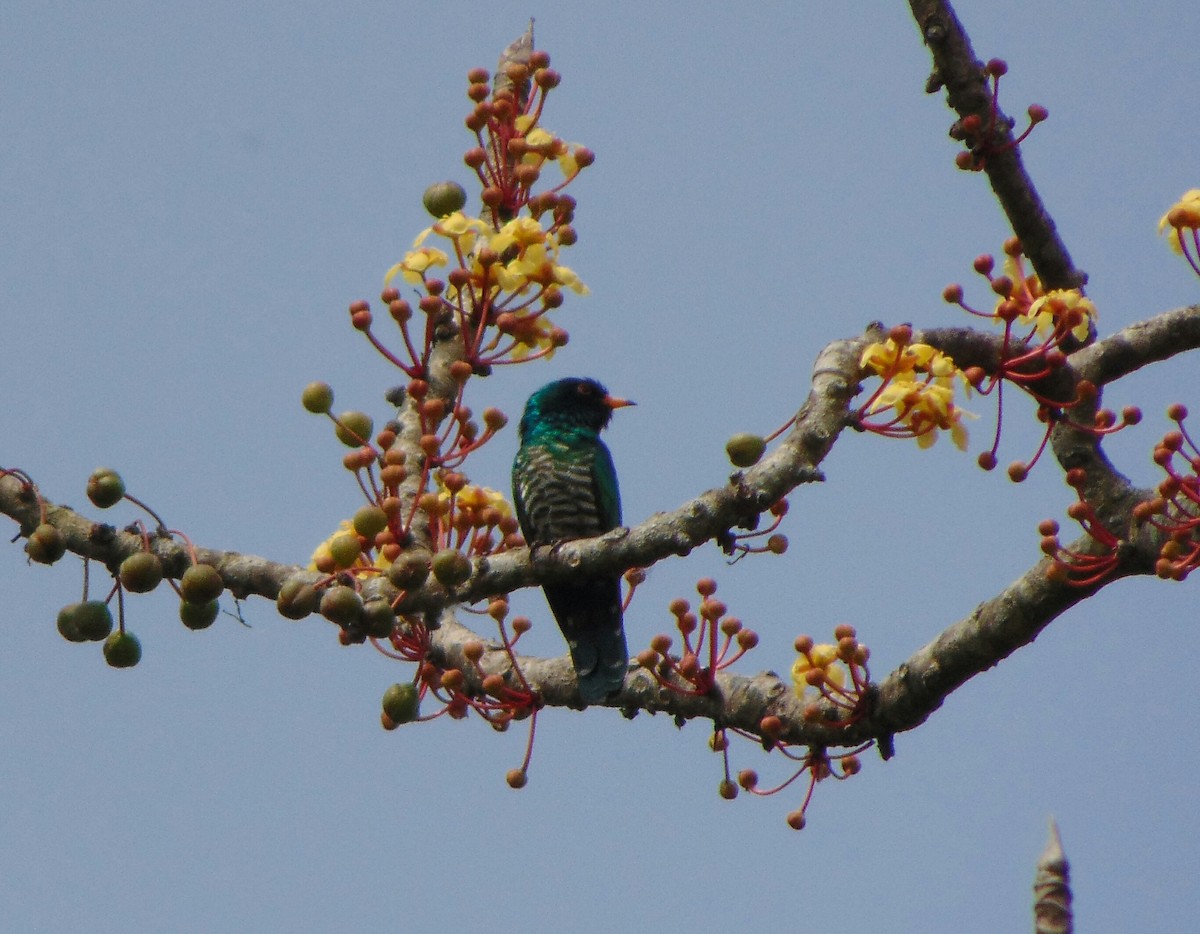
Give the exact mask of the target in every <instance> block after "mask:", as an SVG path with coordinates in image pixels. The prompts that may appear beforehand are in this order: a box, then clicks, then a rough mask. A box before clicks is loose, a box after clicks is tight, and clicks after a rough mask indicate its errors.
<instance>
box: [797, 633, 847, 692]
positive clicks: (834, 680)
mask: <svg viewBox="0 0 1200 934" xmlns="http://www.w3.org/2000/svg"><path fill="white" fill-rule="evenodd" d="M813 670H817V671H820V672H821V673H822V675H824V681H825V682H826V683H827V684H830V685H833V686H834V687H835V688H844V687H845V686H846V669H845V667H844V666H843V665H842V663H841V662H840V661H839V660H838V647H837V646H836V645H830V644H828V643H819V644H817V645H814V646H813V647H812V648H811V649H809V650H808V652H807V653H804V654H802V655H800V656H799V657H798V658H797V659H796V660H795V661H794V662H792V690H793V691H795V693H796V697H798V698H800V700H804V695H805V693H807V692H810V691H811V692H815V693H818V694H819V693H820V689H819V688H817V687H815V686H814V685H812V684H809V682H808V677H809V674H808V673H809V672H810V671H813Z"/></svg>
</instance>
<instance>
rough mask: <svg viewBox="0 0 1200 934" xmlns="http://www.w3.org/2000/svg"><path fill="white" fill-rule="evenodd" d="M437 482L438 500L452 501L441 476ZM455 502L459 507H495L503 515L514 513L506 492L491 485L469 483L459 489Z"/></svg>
mask: <svg viewBox="0 0 1200 934" xmlns="http://www.w3.org/2000/svg"><path fill="white" fill-rule="evenodd" d="M437 483H438V494H437V495H438V501H439V502H443V503H448V502H449V501H450V491H449V490H447V489H446V488H445V487H444V486H443V485H442V478H441V477H438V478H437ZM455 502H456V504H457V507H458V508H459V509H477V510H484V509H488V508H493V509H496V510H498V511H499V512H500V515H501V517H506V516H511V515H512V506H511V505H509V502H508V500H507V499H505V498H504V494H503V493H501V492H499V491H498V490H493V489H492V488H491V487H486V486H476V485H475V484H468V485H467V486H464V487H463V488H462V489H461V490H459V491H458V496H457V498H456V500H455Z"/></svg>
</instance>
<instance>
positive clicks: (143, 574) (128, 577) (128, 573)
mask: <svg viewBox="0 0 1200 934" xmlns="http://www.w3.org/2000/svg"><path fill="white" fill-rule="evenodd" d="M117 576H118V577H119V578H120V579H121V586H123V587H124V588H125V589H126V590H128V591H130V592H131V593H149V592H150V591H151V590H153V589H154V588H155V587H157V586H158V585H159V584H160V583H162V579H163V566H162V562H161V561H160V560H159V559H158V555H153V554H151V553H150V552H148V551H139V552H138V553H137V554H133V555H130V556H129V557H128V558H126V559H125V560H124V561H122V562H121V567H120V570H119V571H118V572H117Z"/></svg>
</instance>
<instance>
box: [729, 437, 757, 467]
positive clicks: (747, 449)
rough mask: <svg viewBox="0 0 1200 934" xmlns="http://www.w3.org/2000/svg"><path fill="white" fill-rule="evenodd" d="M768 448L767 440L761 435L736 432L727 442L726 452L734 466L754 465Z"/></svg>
mask: <svg viewBox="0 0 1200 934" xmlns="http://www.w3.org/2000/svg"><path fill="white" fill-rule="evenodd" d="M766 450H767V442H766V441H764V440H763V439H762V437H760V436H759V435H752V434H749V433H747V432H742V433H741V434H736V435H734V436H733V437H732V438H730V439H729V440H728V441H726V442H725V453H726V454H728V455H729V461H730V463H731V464H733V466H734V467H753V466H754V465H755V464H757V463H758V461H759V459H760V458H761V457H762V456H763V453H764V452H765V451H766Z"/></svg>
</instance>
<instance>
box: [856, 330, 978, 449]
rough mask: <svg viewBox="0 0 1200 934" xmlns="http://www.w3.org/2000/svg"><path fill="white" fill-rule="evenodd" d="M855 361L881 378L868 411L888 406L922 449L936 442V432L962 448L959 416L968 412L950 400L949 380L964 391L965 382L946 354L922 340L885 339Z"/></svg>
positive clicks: (964, 440)
mask: <svg viewBox="0 0 1200 934" xmlns="http://www.w3.org/2000/svg"><path fill="white" fill-rule="evenodd" d="M860 362H861V364H862V366H863V367H864V368H865V369H869V370H872V371H873V372H874V373H875V374H876V375H878V376H880V377H882V378H883V380H884V382H885V385H884V386H883V388H882V389H881V390H880V391H879V393H878V394H877V395H876V396H875V397H874V399H872V400H871V403H870V405H869V406H868V407H867V411H868V412H870V413H875V412H881V411H883V410H885V409H889V408H894V409H895V410H896V418H897V419H898V421H900V422H902V423H903V424H904V425H905V426H906V428H907V430H908V433H909V434H911V435H912V436H913V437H914V438H916V439H917V444H918V445H920V446H921V447H922V448H927V447H929V446H931V445H932V444H933V443H934V442H935V441H937V432H938V431H949V432H950V438H951V440H953V442H954V444H955V446H956V447H958V448H959V450H966V447H967V429H966V426H965V425H964V424H963V421H962V419H963V416H964V415H968V414H970V413H967V412H964V411H963V410H962V409H960V408H959V407H958V406H956V405H955V404H954V381H955V379H956V378H957V379H959V380H961V381H962V384H963V386H964V388H965V389H966V390H967V391H968V392H969V391H970V385H969V384H968V383H967V378H966V375H965V374H964V373H963V372H962V370H960V369H959V368H958V367H957V366H955V365H954V360H953V359H952V358H951V357H949V356H948V355H946V354H944V353H942V352H941V351H940V350H938V349H937V348H936V347H931V346H930V345H928V344H898V343H896V341H895V340H893V339H892V338H890V337H889V338H888V339H887V341H886V342H884V343H878V342H876V343H873V344H870V345H869V346H868V347H867V348H866V349H865V350H864V351H863V355H862V360H861V361H860Z"/></svg>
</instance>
